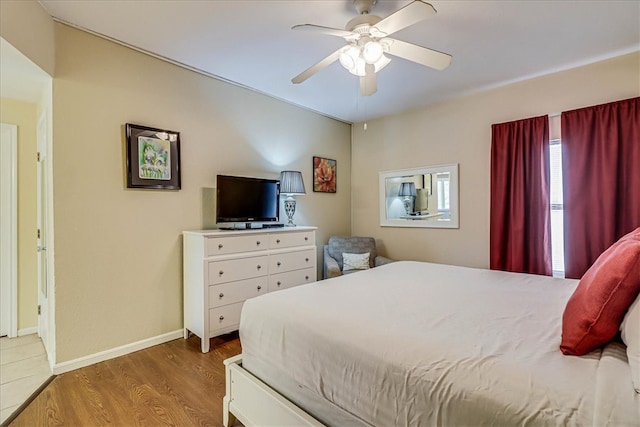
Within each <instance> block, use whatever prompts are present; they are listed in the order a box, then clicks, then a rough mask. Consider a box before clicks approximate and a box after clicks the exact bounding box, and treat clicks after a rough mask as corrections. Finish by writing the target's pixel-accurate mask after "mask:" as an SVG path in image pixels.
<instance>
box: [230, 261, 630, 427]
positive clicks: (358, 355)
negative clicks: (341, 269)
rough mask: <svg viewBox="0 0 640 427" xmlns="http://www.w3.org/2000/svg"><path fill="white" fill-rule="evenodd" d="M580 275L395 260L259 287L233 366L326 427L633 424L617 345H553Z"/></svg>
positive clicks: (249, 303)
mask: <svg viewBox="0 0 640 427" xmlns="http://www.w3.org/2000/svg"><path fill="white" fill-rule="evenodd" d="M577 283H578V282H577V281H576V280H569V279H555V278H550V277H544V276H536V275H526V274H515V273H506V272H499V271H491V270H483V269H473V268H465V267H454V266H447V265H440V264H431V263H422V262H411V261H401V262H395V263H392V264H388V265H385V266H381V267H377V268H375V269H371V270H367V271H362V272H358V273H355V274H350V275H346V276H341V277H338V278H335V279H331V280H326V281H321V282H316V283H313V284H309V285H304V286H299V287H295V288H291V289H287V290H283V291H279V292H274V293H269V294H266V295H263V296H260V297H257V298H253V299H250V300H248V301H246V302H245V305H244V307H243V311H242V317H241V323H240V340H241V343H242V353H243V366H244V368H245V369H247V370H248V371H250V372H252V373H253V374H254V375H256V376H257V377H258V378H260V379H261V380H263V381H264V382H266V383H267V384H269V385H270V386H271V387H272V388H274V389H275V390H276V391H278V392H280V393H281V394H282V395H283V396H285V397H286V398H288V399H289V400H291V401H292V402H294V403H295V404H296V405H298V406H300V407H301V408H303V409H305V410H306V411H307V412H308V413H310V414H311V415H313V416H314V417H315V418H317V419H318V420H319V421H321V422H323V423H325V424H327V425H378V426H399V425H412V426H413V425H446V426H453V425H474V426H479V425H491V426H496V425H508V426H514V425H536V426H537V425H554V426H556V425H576V426H606V425H612V426H613V425H615V426H627V425H629V426H638V425H640V395H638V394H636V393H635V392H634V390H633V387H632V383H631V373H630V369H629V365H628V362H627V359H626V353H625V347H624V345H623V344H621V343H618V342H613V343H610V344H608V345H607V346H606V347H604V348H603V349H599V350H595V351H593V352H592V353H590V354H588V355H585V356H582V357H576V356H564V355H562V353H561V352H560V351H559V348H558V347H559V344H560V336H561V318H562V313H563V310H564V306H565V304H566V302H567V300H568V298H569V297H570V296H571V294H572V292H573V291H574V289H575V287H576V285H577Z"/></svg>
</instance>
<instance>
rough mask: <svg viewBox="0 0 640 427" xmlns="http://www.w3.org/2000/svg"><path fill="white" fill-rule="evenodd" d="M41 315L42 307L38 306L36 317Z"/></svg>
mask: <svg viewBox="0 0 640 427" xmlns="http://www.w3.org/2000/svg"><path fill="white" fill-rule="evenodd" d="M41 314H42V307H41V306H40V304H38V316H40V315H41Z"/></svg>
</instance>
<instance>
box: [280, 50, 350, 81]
mask: <svg viewBox="0 0 640 427" xmlns="http://www.w3.org/2000/svg"><path fill="white" fill-rule="evenodd" d="M343 49H344V47H341V48H340V49H338V50H336V51H335V52H333V53H332V54H331V55H329V56H327V57H326V58H324V59H323V60H321V61H320V62H318V63H316V64H314V65H312V66H311V67H309V68H307V69H306V70H304V71H303V72H301V73H300V74H298V75H297V76H295V77H294V78H292V79H291V82H292V83H295V84H298V83H302V82H303V81H305V80H307V79H308V78H309V77H311V76H313V75H314V74H315V73H317V72H318V71H320V70H322V69H323V68H324V67H326V66H328V65H331V64H332V63H334V62H335V61H337V60H338V59H339V58H340V53H342V50H343Z"/></svg>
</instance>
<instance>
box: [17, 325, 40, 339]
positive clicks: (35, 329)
mask: <svg viewBox="0 0 640 427" xmlns="http://www.w3.org/2000/svg"><path fill="white" fill-rule="evenodd" d="M37 333H38V327H37V326H32V327H31V328H24V329H18V336H19V337H23V336H25V335H31V334H37Z"/></svg>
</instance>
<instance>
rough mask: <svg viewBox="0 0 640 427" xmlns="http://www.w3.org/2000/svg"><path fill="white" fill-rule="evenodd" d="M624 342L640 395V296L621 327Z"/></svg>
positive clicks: (634, 384)
mask: <svg viewBox="0 0 640 427" xmlns="http://www.w3.org/2000/svg"><path fill="white" fill-rule="evenodd" d="M620 332H622V334H621V336H622V341H624V343H625V344H626V345H627V359H629V367H630V368H631V380H632V381H633V388H634V389H635V390H636V393H640V295H638V297H637V298H636V300H635V301H634V302H633V304H631V306H630V307H629V310H628V311H627V314H626V315H625V316H624V320H623V321H622V324H621V325H620Z"/></svg>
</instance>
